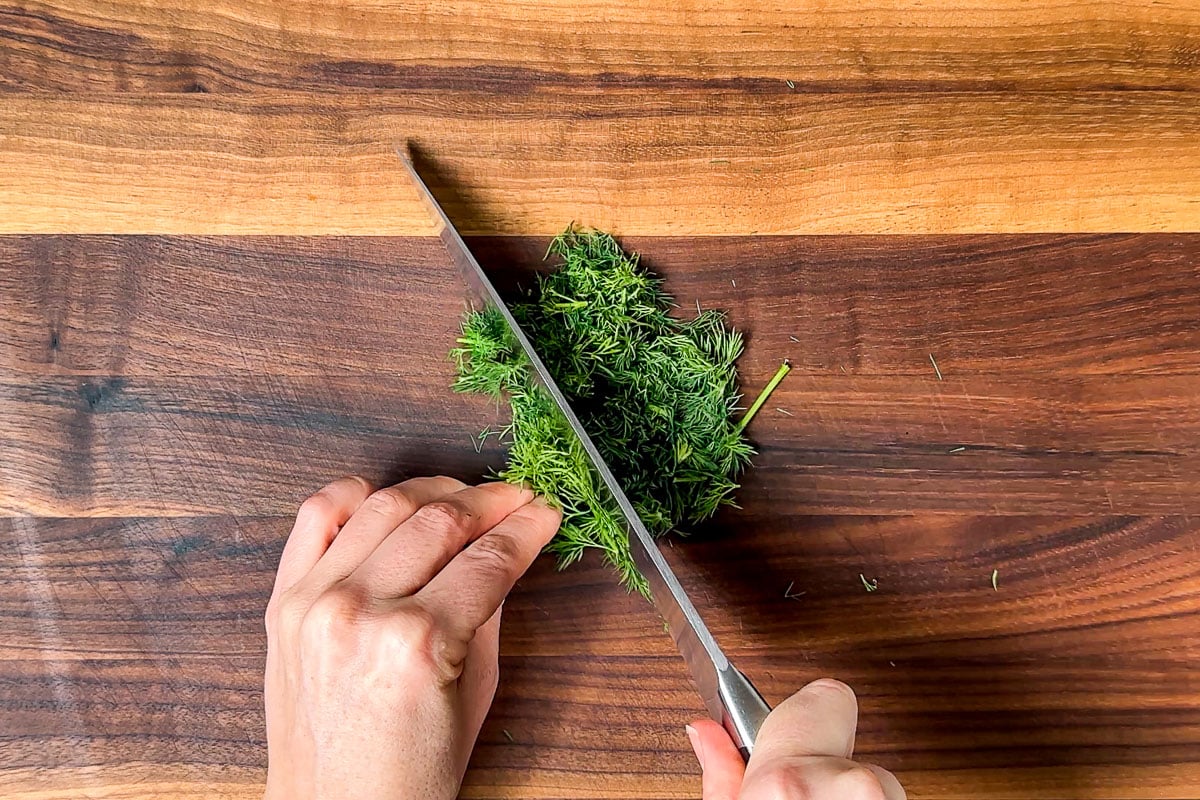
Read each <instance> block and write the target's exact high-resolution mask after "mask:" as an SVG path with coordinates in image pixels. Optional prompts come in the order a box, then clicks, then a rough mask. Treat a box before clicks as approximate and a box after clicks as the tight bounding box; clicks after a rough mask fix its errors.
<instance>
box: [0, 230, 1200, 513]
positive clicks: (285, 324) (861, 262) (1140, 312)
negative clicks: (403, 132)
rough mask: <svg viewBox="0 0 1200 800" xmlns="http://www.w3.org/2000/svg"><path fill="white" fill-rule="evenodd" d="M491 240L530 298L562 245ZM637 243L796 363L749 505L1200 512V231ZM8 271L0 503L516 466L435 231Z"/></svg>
mask: <svg viewBox="0 0 1200 800" xmlns="http://www.w3.org/2000/svg"><path fill="white" fill-rule="evenodd" d="M476 244H477V245H479V248H478V249H479V251H480V253H481V254H482V255H483V256H484V257H485V259H486V261H487V262H488V263H489V264H490V265H492V266H494V267H496V268H497V270H496V271H497V274H498V277H499V278H501V279H502V280H503V282H504V283H505V284H506V285H509V286H512V285H515V284H516V283H518V282H520V281H521V280H528V277H529V275H530V271H531V270H532V269H534V268H536V267H537V266H538V265H539V264H540V255H541V253H542V252H544V246H545V241H544V240H512V239H500V240H484V241H478V242H476ZM629 244H630V246H636V247H638V248H639V249H640V250H641V251H642V252H643V253H644V255H645V257H646V260H647V263H648V264H649V265H651V266H654V267H657V268H659V269H660V271H661V272H663V273H665V274H667V275H668V286H669V287H670V288H671V289H672V290H673V291H675V292H677V294H678V296H679V298H680V300H681V302H682V304H683V306H684V308H685V309H686V308H688V307H689V306H690V303H691V302H692V301H693V300H694V299H699V298H703V300H704V304H705V305H708V306H716V307H728V308H729V309H730V314H731V321H732V322H733V324H735V325H736V326H738V327H739V328H741V329H743V330H746V331H748V332H749V335H750V345H749V351H748V353H747V355H746V356H745V357H744V358H743V359H742V362H741V370H742V378H743V383H744V386H745V387H746V390H747V392H753V391H756V390H757V388H758V387H760V386H761V385H762V384H763V383H764V382H765V381H766V380H767V378H768V377H769V376H770V375H771V373H772V372H773V371H774V370H775V368H776V367H777V366H778V364H779V362H780V361H782V360H783V359H784V358H790V359H793V360H794V361H795V363H796V364H797V366H798V371H797V372H796V373H795V374H793V375H792V376H790V377H789V378H788V380H786V381H785V382H784V383H783V385H782V386H781V387H780V389H779V390H778V392H777V393H776V394H775V395H774V396H773V398H772V400H771V403H770V404H769V405H768V407H767V409H766V410H765V411H764V413H763V415H762V416H760V417H759V419H758V420H756V421H755V423H754V425H753V426H752V428H751V433H752V435H753V436H754V438H755V440H756V441H757V443H758V446H759V449H760V451H761V455H760V456H759V458H758V460H757V467H756V468H755V469H754V470H752V471H751V472H750V473H749V475H748V476H747V479H746V488H745V493H744V498H745V501H746V502H747V503H752V504H758V503H762V504H765V505H768V506H771V505H774V503H776V502H777V500H778V498H780V497H787V498H788V502H789V503H790V504H792V505H794V506H795V507H796V508H798V509H801V510H804V511H807V512H809V513H873V514H906V513H911V512H913V511H929V512H970V513H986V512H990V513H997V514H1026V513H1030V512H1032V511H1041V512H1043V513H1047V512H1055V513H1065V514H1164V513H1165V514H1192V513H1196V511H1197V508H1198V504H1200V500H1198V499H1197V498H1200V491H1198V490H1200V483H1198V481H1200V478H1198V477H1197V476H1198V475H1200V444H1198V443H1200V422H1198V421H1200V400H1198V399H1197V398H1200V374H1198V373H1197V371H1196V368H1195V367H1196V364H1198V363H1200V337H1198V336H1197V322H1196V321H1195V319H1194V314H1193V311H1194V308H1195V305H1196V299H1197V295H1198V294H1200V273H1198V272H1197V271H1196V267H1195V263H1196V261H1195V255H1196V250H1197V247H1200V238H1198V237H1196V236H1108V237H1089V236H1075V237H1071V236H1041V237H970V238H966V239H964V238H960V237H942V238H938V237H911V238H910V237H866V238H852V239H842V238H837V239H826V238H821V237H817V238H800V239H782V240H775V239H770V240H763V239H750V240H747V239H716V240H701V241H697V240H688V239H665V240H659V239H642V240H637V239H633V240H630V242H629ZM0 262H2V263H4V264H5V267H4V268H3V269H0V286H4V287H5V288H6V296H8V297H11V298H13V299H14V300H16V301H17V304H16V306H15V308H14V311H13V313H11V314H7V315H5V317H4V321H2V322H0V342H4V343H5V344H6V347H5V352H6V353H8V357H7V365H6V370H5V372H4V374H2V375H0V397H2V398H3V400H4V402H3V403H0V427H2V428H3V429H5V430H6V431H7V432H8V435H7V436H6V437H5V438H4V440H3V441H0V476H3V478H4V481H3V482H2V483H0V513H6V514H37V515H49V516H75V515H138V514H158V515H163V514H170V515H180V514H196V513H200V514H210V513H221V512H225V511H230V510H237V511H238V512H239V513H244V514H280V513H288V512H289V511H290V510H292V509H293V508H294V507H295V505H296V504H297V503H298V502H299V501H300V499H302V498H303V497H304V496H305V495H307V494H308V493H310V492H311V491H313V490H315V489H316V488H317V487H319V486H321V485H323V484H324V483H326V482H327V481H329V480H331V479H332V478H334V477H336V476H338V475H340V474H343V473H347V472H362V473H365V474H367V475H368V476H370V477H371V478H373V479H375V480H379V481H383V480H393V479H396V478H397V477H399V476H404V475H411V474H415V473H418V472H422V471H428V470H440V471H445V472H449V473H452V474H454V475H457V476H459V477H463V478H471V477H474V476H477V475H479V474H481V473H482V472H484V471H486V469H487V468H488V466H489V465H495V464H497V463H498V460H499V458H500V452H499V450H498V448H497V446H496V444H495V442H494V441H492V442H489V444H488V445H487V447H486V448H485V449H483V451H482V452H479V453H476V452H475V450H474V446H473V443H472V436H473V435H474V433H475V432H477V431H479V430H481V429H482V428H483V427H484V426H486V425H490V424H497V423H499V424H502V423H503V421H504V418H503V415H500V414H498V413H497V411H496V410H495V409H494V408H493V407H492V406H491V404H490V403H489V402H487V401H484V400H481V399H479V398H467V397H461V396H457V395H454V394H453V393H451V392H450V391H449V389H448V387H449V384H450V382H451V381H452V378H453V368H452V365H451V364H450V362H449V361H448V360H447V358H446V355H445V354H446V352H447V351H448V349H449V348H450V347H451V346H452V344H453V341H454V337H455V332H456V324H457V319H458V315H459V314H460V313H461V311H462V310H463V308H464V301H463V294H462V289H461V286H462V284H461V279H460V277H459V276H458V274H457V273H455V272H454V271H453V268H452V267H451V266H450V264H449V263H448V261H447V258H446V254H445V253H444V251H440V250H439V247H438V246H437V245H436V244H435V243H434V242H431V241H430V240H427V239H389V238H378V239H362V238H328V237H321V238H311V239H310V238H305V239H279V238H253V239H245V238H189V239H174V238H162V237H57V238H48V237H27V238H0ZM729 264H738V265H744V266H739V268H738V269H737V270H736V271H734V272H730V271H729V269H728V265H729ZM731 274H736V275H737V276H738V277H737V278H736V279H731V278H729V277H728V276H729V275H731ZM735 282H736V283H737V285H736V286H734V285H733V283H735ZM981 297H982V298H986V301H985V302H978V300H977V298H981ZM793 333H798V334H800V336H799V337H796V336H793ZM792 338H797V339H799V342H793V341H792ZM935 352H936V354H937V355H936V360H937V362H938V364H939V367H938V368H939V370H940V371H941V373H942V378H943V380H939V379H938V377H937V375H936V374H935V372H934V369H933V365H932V364H931V363H930V361H929V356H930V355H931V354H933V353H935ZM780 409H782V410H780ZM789 414H790V415H791V416H788V415H789Z"/></svg>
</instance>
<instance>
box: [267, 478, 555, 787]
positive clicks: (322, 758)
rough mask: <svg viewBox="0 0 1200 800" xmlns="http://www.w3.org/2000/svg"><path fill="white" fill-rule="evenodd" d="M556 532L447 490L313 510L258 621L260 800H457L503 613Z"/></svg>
mask: <svg viewBox="0 0 1200 800" xmlns="http://www.w3.org/2000/svg"><path fill="white" fill-rule="evenodd" d="M559 519H560V515H559V512H558V511H556V510H554V509H552V508H550V507H549V506H548V505H546V503H545V501H543V500H541V499H534V496H533V493H532V492H530V491H529V490H527V489H523V488H521V487H517V486H510V485H508V484H503V483H487V484H483V485H481V486H474V487H469V486H466V485H465V484H463V483H461V482H459V481H456V480H454V479H452V478H416V479H414V480H410V481H405V482H404V483H401V484H399V485H398V486H392V487H389V488H387V489H382V490H380V491H378V492H374V493H372V491H371V487H370V485H369V484H368V483H367V482H366V481H365V480H363V479H362V478H342V479H341V480H338V481H335V482H334V483H331V484H330V485H328V486H326V487H325V488H324V489H321V490H320V491H319V492H317V493H316V494H315V495H313V496H312V497H310V498H309V499H308V500H306V501H305V502H304V504H303V505H302V506H301V507H300V511H299V513H298V514H297V515H296V524H295V526H294V527H293V528H292V533H291V535H290V536H289V537H288V541H287V545H286V546H285V547H284V549H283V555H282V557H281V558H280V562H279V571H278V574H277V575H276V578H275V588H274V591H273V592H272V594H271V600H270V602H269V603H268V605H267V614H266V625H267V670H266V691H265V695H266V711H267V757H268V764H269V765H268V769H267V789H266V797H267V798H268V800H275V798H287V800H330V799H331V798H355V800H376V798H387V799H388V800H394V799H395V798H409V797H421V798H432V799H433V800H438V799H439V798H452V797H454V796H455V795H456V794H457V793H458V789H459V784H460V783H461V782H462V778H463V774H464V772H465V771H466V768H467V759H468V758H469V757H470V754H471V749H472V748H473V747H474V745H475V738H476V737H477V736H478V735H479V728H480V726H481V725H482V724H483V718H484V716H485V715H486V714H487V711H488V708H489V707H490V706H491V704H492V698H493V697H494V695H495V692H496V681H497V676H498V652H499V635H500V607H501V604H502V603H503V602H504V598H505V596H506V595H507V594H508V593H509V591H510V590H511V589H512V587H513V584H514V583H515V582H516V580H517V579H518V578H519V577H520V576H521V575H522V574H523V573H524V572H525V570H527V569H528V568H529V565H530V564H531V563H532V562H533V560H534V558H536V557H537V554H538V552H539V551H540V550H541V549H542V547H543V546H544V545H545V544H546V543H547V542H549V541H550V538H551V537H552V536H554V533H555V531H556V530H557V529H558V524H559Z"/></svg>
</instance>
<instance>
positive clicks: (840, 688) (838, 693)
mask: <svg viewBox="0 0 1200 800" xmlns="http://www.w3.org/2000/svg"><path fill="white" fill-rule="evenodd" d="M800 691H802V692H814V693H821V694H829V695H833V696H835V697H840V698H842V699H844V700H848V701H850V702H852V703H854V705H855V707H856V708H857V707H858V697H857V696H856V695H855V694H854V690H853V689H851V688H850V686H849V685H848V684H845V683H842V682H841V681H839V680H838V679H837V678H818V679H817V680H815V681H813V682H812V683H810V684H808V685H807V686H805V687H804V688H803V689H801V690H800Z"/></svg>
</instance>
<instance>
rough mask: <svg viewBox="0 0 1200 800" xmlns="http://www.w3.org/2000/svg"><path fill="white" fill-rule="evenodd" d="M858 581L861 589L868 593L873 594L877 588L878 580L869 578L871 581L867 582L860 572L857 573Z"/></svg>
mask: <svg viewBox="0 0 1200 800" xmlns="http://www.w3.org/2000/svg"><path fill="white" fill-rule="evenodd" d="M858 579H859V580H860V581H862V585H863V588H864V589H866V590H867V591H868V592H873V591H875V590H876V589H878V588H879V579H878V578H871V580H867V576H866V575H863V574H862V573H861V572H860V573H858Z"/></svg>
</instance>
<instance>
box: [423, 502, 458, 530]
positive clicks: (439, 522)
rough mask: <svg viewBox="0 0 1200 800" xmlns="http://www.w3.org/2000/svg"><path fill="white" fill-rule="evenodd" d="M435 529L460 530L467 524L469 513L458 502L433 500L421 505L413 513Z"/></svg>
mask: <svg viewBox="0 0 1200 800" xmlns="http://www.w3.org/2000/svg"><path fill="white" fill-rule="evenodd" d="M414 516H415V517H416V518H419V519H420V520H421V522H423V523H424V524H426V525H428V526H430V527H431V528H433V529H435V530H444V531H461V530H464V529H465V528H466V526H467V522H468V520H470V518H471V515H470V513H468V512H467V510H466V509H465V508H463V507H462V506H461V505H459V504H458V503H453V502H450V501H449V500H435V501H434V502H432V503H428V504H426V505H423V506H421V507H420V508H419V509H417V513H416V514H415V515H414Z"/></svg>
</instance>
